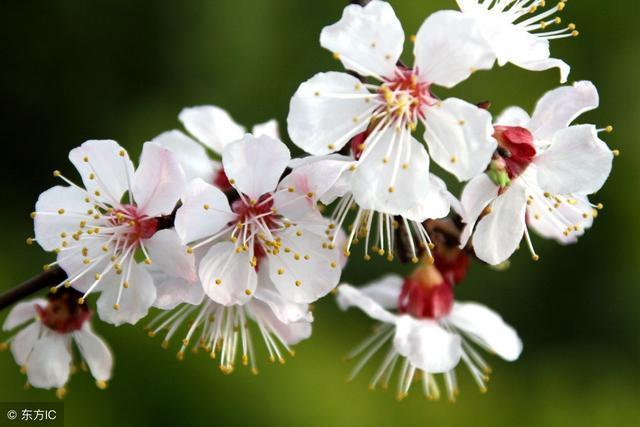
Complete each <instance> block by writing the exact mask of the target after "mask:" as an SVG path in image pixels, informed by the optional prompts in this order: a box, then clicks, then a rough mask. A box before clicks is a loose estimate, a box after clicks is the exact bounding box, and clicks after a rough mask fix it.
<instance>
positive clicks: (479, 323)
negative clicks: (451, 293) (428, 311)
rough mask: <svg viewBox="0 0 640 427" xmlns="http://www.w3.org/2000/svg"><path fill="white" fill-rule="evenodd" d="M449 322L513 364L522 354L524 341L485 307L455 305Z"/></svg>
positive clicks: (469, 304)
mask: <svg viewBox="0 0 640 427" xmlns="http://www.w3.org/2000/svg"><path fill="white" fill-rule="evenodd" d="M447 320H448V321H449V322H451V323H452V324H453V325H454V326H455V327H456V328H458V329H461V330H462V331H463V332H464V333H465V334H466V335H469V336H470V337H471V338H472V339H474V341H479V343H480V344H481V345H482V346H484V347H485V348H487V349H488V350H490V351H491V352H493V353H496V354H497V355H498V356H500V357H502V358H503V359H505V360H508V361H510V362H513V361H514V360H516V359H517V358H518V357H520V353H522V341H521V340H520V337H518V334H517V333H516V331H515V330H514V329H513V328H512V327H511V326H509V325H507V324H506V323H505V322H504V320H502V317H500V316H499V315H498V314H497V313H495V312H494V311H492V310H490V309H489V308H487V307H485V306H483V305H480V304H474V303H455V304H454V305H453V310H452V311H451V314H450V315H449V316H448V318H447Z"/></svg>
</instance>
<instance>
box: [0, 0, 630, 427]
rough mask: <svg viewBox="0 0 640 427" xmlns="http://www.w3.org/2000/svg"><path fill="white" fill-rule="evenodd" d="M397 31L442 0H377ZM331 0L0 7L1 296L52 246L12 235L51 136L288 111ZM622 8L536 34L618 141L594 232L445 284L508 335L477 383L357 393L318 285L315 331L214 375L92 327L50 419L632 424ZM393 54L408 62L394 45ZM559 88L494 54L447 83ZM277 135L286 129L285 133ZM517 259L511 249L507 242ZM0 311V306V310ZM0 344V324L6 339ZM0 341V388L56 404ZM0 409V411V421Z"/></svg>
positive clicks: (358, 277)
mask: <svg viewBox="0 0 640 427" xmlns="http://www.w3.org/2000/svg"><path fill="white" fill-rule="evenodd" d="M392 4H393V5H394V7H395V9H396V12H397V14H398V16H399V17H400V19H401V21H402V22H403V25H404V27H405V30H406V32H407V33H408V34H414V33H415V32H416V31H417V29H418V28H419V25H420V24H421V22H422V20H424V18H425V17H426V16H427V15H428V14H429V13H431V12H433V11H435V10H437V9H440V8H453V7H455V4H454V1H453V0H439V1H436V0H421V1H416V0H411V1H410V0H393V1H392ZM343 5H344V2H343V1H341V0H321V1H302V0H298V1H292V0H268V1H260V0H233V1H214V0H211V1H205V0H182V1H179V2H178V1H168V0H166V1H153V2H151V1H146V2H143V1H136V2H132V1H122V0H120V1H114V0H100V1H91V2H87V1H81V0H64V1H52V0H50V1H41V0H40V1H36V0H22V1H19V2H18V1H12V2H3V4H2V6H0V35H1V37H0V40H2V41H1V42H0V46H1V48H0V49H1V52H2V54H1V57H2V66H0V76H1V78H0V96H1V100H2V102H1V104H0V109H1V112H2V113H1V114H0V120H1V121H2V126H0V141H1V142H2V147H3V149H4V152H3V159H4V161H5V166H4V168H3V170H4V175H3V177H4V187H3V197H2V200H3V209H2V226H1V227H2V228H1V229H2V240H3V244H2V245H1V246H0V291H2V290H5V289H8V288H10V287H12V286H13V285H15V284H17V283H19V282H21V281H22V280H24V279H26V278H28V277H30V276H31V275H33V274H35V273H37V272H38V271H39V269H40V266H41V265H42V264H43V263H44V262H45V261H46V260H49V259H51V257H50V256H49V255H48V254H45V253H43V252H42V251H40V250H39V249H38V248H37V247H32V248H30V247H27V246H26V245H24V239H25V238H26V237H27V236H29V235H30V233H32V224H31V220H30V218H29V212H30V211H31V210H32V209H33V204H34V202H35V200H36V198H37V196H38V194H39V193H40V192H41V191H43V190H45V189H46V188H48V187H49V186H51V185H54V184H55V183H56V182H55V181H54V178H53V177H52V176H51V171H52V170H53V169H55V168H59V169H61V170H63V171H65V172H66V173H67V174H68V175H73V169H72V167H71V165H70V164H69V163H68V161H67V160H66V155H67V152H68V151H69V149H71V148H73V147H75V146H77V145H79V144H80V143H82V142H83V141H84V140H86V139H90V138H112V139H115V140H117V141H119V142H120V143H122V144H123V145H125V146H126V147H127V148H129V149H130V150H131V152H132V155H133V154H135V155H137V154H139V153H140V150H141V144H142V143H143V142H144V141H146V140H149V139H150V138H152V137H154V136H155V135H157V134H158V133H160V132H162V131H164V130H167V129H171V128H175V127H179V123H178V121H177V114H178V112H179V111H180V109H181V108H182V107H183V106H191V105H199V104H207V103H210V104H216V105H219V106H223V107H224V108H226V109H227V110H228V111H229V112H230V113H231V114H232V115H233V116H234V117H235V118H236V120H238V121H239V122H241V123H243V124H245V125H251V124H253V123H256V122H259V121H265V120H267V119H269V118H271V117H275V118H277V119H278V120H279V121H280V123H281V124H284V120H285V118H286V115H287V110H288V103H289V98H290V96H291V95H292V94H293V92H294V91H295V89H296V87H297V86H298V84H299V83H300V82H302V81H304V80H305V79H307V78H309V77H311V76H312V75H313V74H314V73H316V72H319V71H324V70H338V69H340V66H339V64H338V63H336V62H335V61H333V60H332V59H331V55H330V54H329V53H328V52H326V51H324V50H322V49H321V48H320V46H319V44H318V37H319V33H320V30H321V28H322V27H323V26H324V25H327V24H329V23H332V22H334V21H336V20H337V19H338V18H339V16H340V14H341V9H342V7H343ZM634 6H636V2H635V1H631V0H617V1H615V2H602V1H598V0H581V1H571V2H569V3H568V5H567V8H566V9H565V11H564V12H563V18H564V19H565V21H564V22H576V23H577V25H578V29H579V30H580V32H581V33H580V37H579V38H577V39H569V40H560V41H557V42H554V43H553V46H552V51H553V53H554V56H556V57H560V58H563V59H565V60H566V61H567V62H568V63H569V64H571V65H572V67H573V70H572V75H571V80H572V81H573V80H581V79H590V80H592V81H593V82H594V83H595V84H596V86H597V87H598V88H599V89H600V93H601V100H602V102H601V107H600V109H599V110H598V111H597V112H593V113H589V114H587V115H585V116H583V117H582V118H581V120H582V121H584V122H595V123H597V124H598V125H600V126H605V125H607V124H610V123H611V124H613V125H614V126H615V128H616V131H615V132H614V133H613V134H611V135H606V136H605V139H606V140H607V141H608V142H609V144H610V145H611V147H612V148H618V149H620V150H621V152H622V155H621V156H620V158H618V159H617V160H616V162H615V168H614V171H613V174H612V176H611V179H610V180H609V182H608V184H607V185H606V187H605V188H604V190H603V191H601V193H600V194H598V195H597V196H595V197H594V200H595V201H596V202H598V201H599V202H602V203H604V205H605V210H604V211H603V212H601V215H600V217H599V219H598V220H597V222H596V224H595V227H594V228H593V229H592V230H591V231H590V232H589V233H587V235H586V237H585V238H583V239H582V241H581V242H580V244H579V245H577V246H573V247H560V246H558V245H556V244H555V243H550V242H544V241H542V240H541V239H535V242H534V243H535V245H536V248H537V249H538V252H539V253H540V254H541V256H542V259H541V261H540V262H539V263H537V264H534V263H532V262H531V261H530V260H529V256H528V254H525V253H520V254H517V255H516V256H515V258H514V259H513V263H512V268H511V269H510V270H508V271H506V272H502V273H498V272H494V271H491V270H488V269H485V268H480V267H479V266H475V267H474V268H473V271H472V272H471V273H470V275H469V277H468V279H467V281H466V282H465V283H464V284H463V285H461V287H459V288H458V297H459V299H461V300H475V301H481V302H483V303H486V304H487V305H489V306H490V307H493V308H495V309H496V310H497V311H499V312H500V313H501V314H502V315H503V316H504V317H505V319H506V320H507V321H508V322H509V323H511V324H512V325H514V326H515V327H516V328H517V329H518V331H519V333H520V335H521V336H522V338H523V340H524V342H525V351H524V354H523V356H522V358H521V360H519V361H518V362H516V363H513V364H507V363H504V362H502V361H500V360H498V359H494V358H490V361H491V362H492V365H493V367H494V372H495V373H494V375H493V378H492V380H491V383H490V384H489V393H488V394H486V395H482V394H480V393H479V392H478V390H477V388H476V387H475V385H474V384H473V383H472V381H471V380H470V378H469V376H468V374H467V372H466V371H464V370H462V369H461V370H460V371H459V373H460V375H459V377H460V378H461V381H462V384H461V385H462V387H461V389H462V395H461V396H460V398H459V400H458V402H457V403H455V404H449V403H447V402H446V401H441V402H437V403H431V402H427V401H426V400H425V399H424V398H423V397H422V393H421V390H420V389H419V387H416V388H415V389H414V390H413V392H412V393H411V395H410V396H409V398H408V399H406V400H405V401H403V402H400V403H398V402H396V401H395V399H394V394H393V392H387V393H383V392H373V393H372V392H369V391H367V381H368V379H369V374H371V373H372V370H373V369H374V367H375V366H377V365H376V364H375V363H374V364H372V365H370V366H369V370H365V373H364V375H361V376H359V377H358V378H357V379H356V380H355V381H354V382H353V383H351V384H346V383H345V378H346V376H347V374H348V372H349V370H350V368H351V367H352V364H348V363H344V362H342V360H341V358H342V355H343V354H345V353H346V352H347V351H348V350H349V349H350V348H351V347H352V346H354V345H355V344H356V343H357V342H358V340H360V339H361V338H363V337H364V335H365V334H366V333H368V331H369V330H370V327H371V322H370V321H369V320H368V319H367V318H365V316H364V315H363V314H361V313H359V312H356V311H353V312H348V313H342V312H340V311H339V310H337V309H336V307H335V303H334V301H332V298H326V299H325V300H324V301H322V302H320V303H318V304H317V306H316V311H315V315H316V324H315V332H314V336H313V339H311V340H309V341H307V342H304V343H302V344H301V345H300V346H298V348H297V353H298V355H297V356H296V357H295V358H293V359H290V360H288V362H287V364H286V365H285V366H272V365H270V364H268V362H267V360H266V357H264V358H263V359H261V360H260V362H261V364H260V367H261V374H260V375H259V376H258V377H253V376H251V375H250V374H249V373H248V372H246V371H244V370H242V369H240V370H238V371H237V372H236V373H235V374H233V375H232V376H224V375H222V374H221V373H220V372H219V371H218V370H217V369H216V366H215V364H214V363H213V362H211V361H210V360H209V359H208V357H206V356H205V355H200V356H197V357H187V358H186V360H185V361H184V362H182V363H180V362H178V361H176V358H175V352H174V351H164V350H162V349H161V348H160V346H159V344H160V343H159V341H158V339H157V338H156V339H155V340H152V339H150V338H148V337H146V335H145V333H144V332H143V331H142V329H141V327H120V328H118V329H116V328H112V327H109V326H107V325H103V324H97V325H96V329H98V330H99V331H100V332H101V333H102V334H103V335H104V337H106V339H107V340H108V341H109V343H110V344H111V346H112V347H113V349H114V350H115V353H116V357H117V359H116V366H115V373H114V378H113V381H112V382H111V384H110V386H109V388H108V389H107V390H106V391H100V390H98V389H97V388H96V387H95V386H94V384H93V380H92V379H91V378H90V377H89V376H88V375H86V374H78V375H76V376H74V377H73V378H72V380H71V383H70V386H69V392H70V393H69V395H68V397H67V398H66V399H65V408H66V424H67V425H68V426H87V425H105V426H109V425H118V426H129V425H131V426H144V425H185V426H186V425H202V426H204V425H278V426H283V425H310V426H346V425H358V426H359V425H362V426H375V425H380V426H389V425H438V426H441V425H447V426H458V425H470V424H473V425H476V426H492V427H495V426H514V425H518V426H569V425H571V426H612V425H617V426H628V425H638V422H639V421H640V369H639V368H640V366H639V363H638V362H639V360H640V338H639V333H638V331H639V327H640V311H639V310H638V307H639V306H640V280H639V279H640V274H639V273H638V257H639V256H640V245H638V241H636V240H635V239H636V238H637V237H638V235H639V233H640V221H639V220H638V217H639V215H638V209H639V208H640V200H639V197H638V185H639V184H640V179H639V178H640V160H639V159H640V144H638V141H637V139H638V137H637V136H638V135H639V134H640V119H639V117H640V96H639V95H640V93H639V86H638V83H637V81H638V76H640V57H639V55H638V46H639V44H640V32H639V30H638V27H637V25H636V23H635V19H636V16H635V14H634V13H633V11H632V9H633V8H634ZM407 56H408V57H410V55H407ZM557 84H558V74H557V72H556V71H548V72H544V73H530V72H526V71H523V70H519V69H516V68H514V67H511V66H507V67H505V68H503V69H496V70H494V71H491V72H480V73H477V74H476V75H474V76H473V77H472V78H471V79H469V80H468V81H467V82H465V83H463V84H461V85H460V86H459V87H457V88H456V89H455V91H454V93H455V94H457V95H459V96H461V97H463V98H465V99H467V100H469V101H472V102H478V101H483V100H487V99H489V100H491V101H492V103H493V107H492V111H493V112H494V113H498V112H499V111H500V110H501V109H502V108H504V107H506V106H508V105H511V104H514V103H518V104H519V105H521V106H523V107H525V108H527V109H529V110H530V109H531V108H532V106H533V104H534V102H535V100H536V99H537V98H538V97H539V96H540V95H541V94H542V93H544V92H545V91H547V90H549V89H551V88H553V87H555V86H556V85H557ZM283 130H284V126H283ZM522 252H524V251H522ZM364 265H365V264H364V262H363V261H361V260H360V259H358V258H354V259H352V261H351V264H350V266H349V268H348V270H347V272H346V273H345V280H348V281H351V282H352V283H356V284H361V283H364V282H366V281H367V280H369V279H371V278H373V277H375V276H377V275H379V274H381V273H382V272H384V271H386V270H388V269H396V270H397V269H398V265H397V264H387V263H386V262H382V261H378V262H376V263H370V264H367V268H366V269H365V268H364ZM5 315H6V313H1V314H0V320H1V319H3V318H4V316H5ZM4 336H5V337H6V334H5V335H4ZM24 381H25V378H24V376H22V375H21V374H20V373H19V372H18V367H17V366H16V365H15V364H14V362H13V359H12V358H11V356H10V354H8V353H2V354H0V401H5V402H7V401H49V400H55V396H54V393H53V392H46V391H38V390H26V391H25V390H23V384H24ZM0 417H3V414H0Z"/></svg>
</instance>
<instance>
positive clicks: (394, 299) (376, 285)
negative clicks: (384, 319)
mask: <svg viewBox="0 0 640 427" xmlns="http://www.w3.org/2000/svg"><path fill="white" fill-rule="evenodd" d="M403 283H404V278H403V277H401V276H398V275H397V274H387V275H385V276H383V277H381V278H380V279H378V280H374V281H373V282H371V283H369V284H367V285H364V286H362V287H360V288H359V289H358V290H359V292H360V293H362V294H363V295H364V296H366V297H369V298H371V299H372V300H373V301H375V302H376V303H377V304H379V305H380V306H381V307H382V308H385V309H387V310H395V309H397V308H398V300H399V298H400V291H401V290H402V284H403Z"/></svg>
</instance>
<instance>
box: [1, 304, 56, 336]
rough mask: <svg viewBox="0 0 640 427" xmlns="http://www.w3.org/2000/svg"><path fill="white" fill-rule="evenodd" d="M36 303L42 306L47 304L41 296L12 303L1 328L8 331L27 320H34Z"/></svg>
mask: <svg viewBox="0 0 640 427" xmlns="http://www.w3.org/2000/svg"><path fill="white" fill-rule="evenodd" d="M36 305H37V306H40V307H43V308H44V307H46V306H47V301H46V300H45V299H42V298H36V299H33V300H30V301H24V302H20V303H18V304H16V305H14V306H13V308H12V309H11V311H10V312H9V315H7V318H6V319H5V320H4V325H2V329H3V330H4V331H10V330H12V329H15V328H17V327H18V326H20V325H22V324H23V323H25V322H27V321H29V320H34V319H35V318H36V313H37V311H36Z"/></svg>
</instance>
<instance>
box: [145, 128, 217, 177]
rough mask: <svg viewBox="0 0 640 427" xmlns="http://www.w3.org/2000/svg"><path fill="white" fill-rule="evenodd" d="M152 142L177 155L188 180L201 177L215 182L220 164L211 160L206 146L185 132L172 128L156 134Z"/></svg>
mask: <svg viewBox="0 0 640 427" xmlns="http://www.w3.org/2000/svg"><path fill="white" fill-rule="evenodd" d="M151 142H153V143H154V144H158V145H160V146H162V147H164V148H167V149H169V150H171V151H172V152H173V153H174V154H175V155H176V157H177V158H178V161H179V162H180V166H182V170H183V171H184V174H185V177H186V179H187V181H191V180H193V179H195V178H201V179H203V180H204V181H206V182H213V178H214V172H215V171H216V170H217V169H218V168H219V167H220V164H219V163H218V162H215V161H213V160H211V159H210V158H209V155H208V154H207V151H206V150H205V149H204V147H203V146H202V145H200V144H199V143H197V142H196V141H194V140H193V139H191V138H189V137H188V136H187V135H185V134H184V133H182V132H180V131H179V130H171V131H168V132H164V133H162V134H160V135H158V136H156V137H155V138H153V140H152V141H151Z"/></svg>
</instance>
